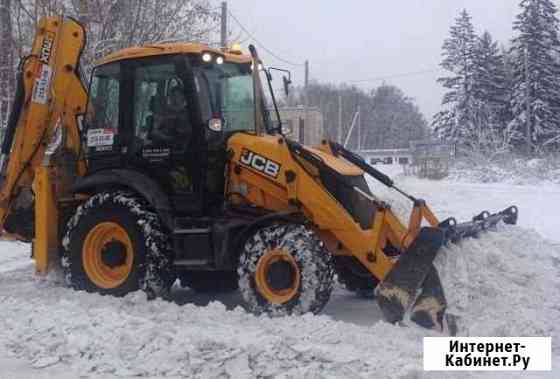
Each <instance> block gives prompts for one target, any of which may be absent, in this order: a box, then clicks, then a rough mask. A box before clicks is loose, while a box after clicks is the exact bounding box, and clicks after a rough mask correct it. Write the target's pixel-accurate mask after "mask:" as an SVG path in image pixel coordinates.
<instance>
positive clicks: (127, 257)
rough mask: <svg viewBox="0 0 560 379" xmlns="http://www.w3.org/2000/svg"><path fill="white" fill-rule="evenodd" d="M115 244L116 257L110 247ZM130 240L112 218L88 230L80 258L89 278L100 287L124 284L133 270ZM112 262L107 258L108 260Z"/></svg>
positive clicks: (109, 287)
mask: <svg viewBox="0 0 560 379" xmlns="http://www.w3.org/2000/svg"><path fill="white" fill-rule="evenodd" d="M111 246H113V247H115V246H116V247H117V248H116V249H117V251H116V253H115V254H118V255H119V257H118V260H119V261H117V262H115V261H114V260H115V257H114V255H115V254H113V256H112V257H111V256H108V255H110V254H111V253H112V251H110V250H109V249H110V248H111ZM133 258H134V256H133V248H132V242H131V241H130V237H129V236H128V233H127V232H126V230H124V229H123V228H122V227H121V226H120V225H119V224H116V223H114V222H103V223H101V224H98V225H96V226H95V228H93V229H92V230H90V231H89V233H88V234H87V236H86V239H85V241H84V245H83V248H82V262H83V266H84V270H85V272H86V275H87V276H88V278H89V279H90V280H91V281H92V282H93V283H94V284H95V285H96V286H97V287H99V288H104V289H111V288H116V287H118V286H120V285H121V284H123V283H124V282H125V281H126V279H127V278H128V276H129V275H130V272H131V271H132V262H133ZM111 259H112V260H113V262H108V260H111Z"/></svg>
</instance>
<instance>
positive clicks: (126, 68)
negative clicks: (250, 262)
mask: <svg viewBox="0 0 560 379" xmlns="http://www.w3.org/2000/svg"><path fill="white" fill-rule="evenodd" d="M251 67H252V65H251V58H250V57H247V56H243V55H238V54H232V53H228V52H223V51H221V50H215V49H210V48H208V47H207V46H204V45H200V44H161V45H153V46H147V47H143V48H130V49H125V50H122V51H120V52H117V53H115V54H112V55H110V56H108V57H107V58H105V59H104V60H103V61H102V62H101V63H100V64H99V65H98V66H97V67H96V68H95V69H94V70H93V73H92V79H91V84H90V91H89V105H88V110H87V113H86V118H85V123H84V128H85V133H84V135H85V136H86V138H85V139H86V140H85V146H86V147H87V158H88V164H89V169H90V172H92V173H93V172H95V171H99V170H105V169H121V168H128V169H134V170H136V171H140V172H143V173H145V174H146V175H147V176H148V177H151V178H155V179H156V180H157V181H158V184H159V185H160V186H161V187H162V188H163V189H164V191H166V192H167V193H168V194H169V195H170V197H171V199H172V202H173V206H174V208H175V210H177V211H178V212H179V213H181V212H184V213H188V214H191V215H196V214H197V213H200V214H203V213H204V214H208V210H209V209H208V207H210V208H212V207H213V206H216V207H218V206H219V205H221V204H222V203H223V191H224V168H225V162H226V151H225V150H226V143H227V139H228V138H229V136H231V135H232V134H233V133H235V132H240V131H241V132H248V133H254V130H255V122H254V114H255V111H254V99H253V79H252V68H251Z"/></svg>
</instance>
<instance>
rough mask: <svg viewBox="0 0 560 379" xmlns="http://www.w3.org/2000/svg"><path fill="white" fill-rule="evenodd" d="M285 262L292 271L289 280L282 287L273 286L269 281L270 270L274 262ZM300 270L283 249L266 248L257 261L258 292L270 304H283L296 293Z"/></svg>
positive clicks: (292, 258)
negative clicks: (287, 283)
mask: <svg viewBox="0 0 560 379" xmlns="http://www.w3.org/2000/svg"><path fill="white" fill-rule="evenodd" d="M279 262H282V263H287V264H289V268H290V270H291V273H292V275H291V276H292V278H291V282H290V284H289V285H288V286H284V288H275V287H274V286H273V285H272V284H271V283H270V270H271V268H272V266H273V264H275V263H279ZM300 276H301V275H300V271H299V267H298V265H297V263H296V261H295V259H294V257H293V256H292V255H291V254H290V253H288V252H287V251H285V250H283V249H273V250H268V251H267V252H266V253H265V254H264V255H263V256H262V257H261V258H260V259H259V261H258V262H257V269H256V273H255V283H256V287H257V290H258V291H259V293H260V294H261V295H262V296H263V297H264V298H265V299H266V300H267V301H268V302H270V303H272V304H284V303H286V302H288V301H290V300H291V299H292V298H293V297H294V296H295V295H296V294H297V293H298V289H299V284H300Z"/></svg>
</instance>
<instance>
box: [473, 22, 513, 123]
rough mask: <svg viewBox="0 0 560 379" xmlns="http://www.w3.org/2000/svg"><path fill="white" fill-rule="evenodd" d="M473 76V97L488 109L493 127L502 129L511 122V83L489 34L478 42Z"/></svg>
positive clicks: (484, 35) (498, 51) (485, 34)
mask: <svg viewBox="0 0 560 379" xmlns="http://www.w3.org/2000/svg"><path fill="white" fill-rule="evenodd" d="M473 74H474V75H473V96H474V97H475V98H476V100H477V101H478V102H480V103H481V104H482V105H483V106H485V107H487V108H488V112H487V113H488V114H489V116H490V117H491V120H490V123H491V126H492V127H494V128H495V127H498V128H500V129H502V128H503V127H505V124H507V123H508V121H509V120H508V114H507V113H508V112H507V110H508V108H509V104H508V103H509V88H508V87H509V83H508V78H507V72H506V65H505V62H504V57H503V55H502V53H501V52H500V49H499V47H498V43H497V42H496V41H494V40H493V39H492V36H491V35H490V33H488V32H484V33H483V34H482V36H481V37H480V38H478V40H477V42H476V45H475V59H474V72H473Z"/></svg>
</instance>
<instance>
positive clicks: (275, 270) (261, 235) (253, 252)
mask: <svg viewBox="0 0 560 379" xmlns="http://www.w3.org/2000/svg"><path fill="white" fill-rule="evenodd" d="M238 274H239V288H240V290H241V294H242V296H243V299H244V301H245V304H246V307H247V309H248V310H249V311H251V312H253V313H256V314H262V313H265V314H269V315H272V316H281V315H288V314H303V313H307V312H312V313H319V312H320V311H321V310H322V309H323V307H324V306H325V305H326V303H327V302H328V300H329V298H330V295H331V292H332V289H333V277H334V263H333V258H332V256H331V254H330V253H329V252H328V251H327V249H326V248H325V247H324V245H323V243H322V242H321V241H320V240H319V239H318V238H317V237H316V236H315V234H314V233H313V232H312V231H310V230H309V229H307V228H306V227H305V226H303V225H294V224H288V225H274V226H269V227H265V228H262V229H260V230H258V231H257V232H256V233H255V234H254V235H253V236H252V237H250V238H249V239H248V240H247V241H246V243H245V247H244V249H243V252H242V254H241V256H240V259H239V268H238Z"/></svg>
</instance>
